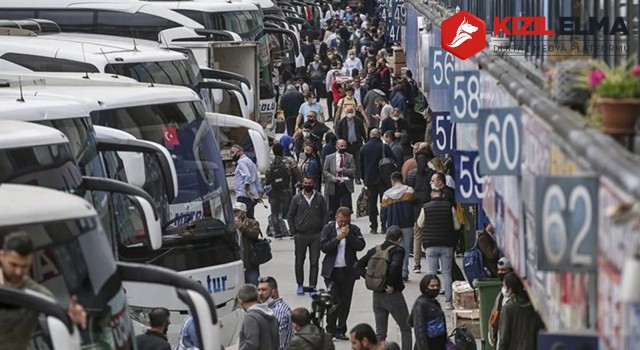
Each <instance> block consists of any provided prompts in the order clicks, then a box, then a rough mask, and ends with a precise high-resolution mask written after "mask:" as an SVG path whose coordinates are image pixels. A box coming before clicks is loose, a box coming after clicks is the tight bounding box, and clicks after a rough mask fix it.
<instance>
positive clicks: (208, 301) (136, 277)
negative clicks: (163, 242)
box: [117, 261, 220, 350]
mask: <svg viewBox="0 0 640 350" xmlns="http://www.w3.org/2000/svg"><path fill="white" fill-rule="evenodd" d="M117 264H118V274H119V275H120V278H121V279H122V280H123V281H128V282H138V283H151V284H158V285H164V286H170V287H174V288H175V289H176V293H177V296H178V298H179V299H180V300H181V301H182V302H184V303H185V304H187V306H188V307H189V311H190V314H191V315H192V316H193V318H194V322H195V325H196V329H197V330H198V337H199V338H200V342H201V343H200V344H202V347H201V349H202V350H219V349H220V333H219V332H220V328H219V327H218V326H217V325H218V316H217V313H216V306H215V304H214V302H213V299H212V298H211V295H210V294H209V292H208V291H207V290H206V289H205V288H204V287H203V286H202V284H200V283H198V282H196V281H194V280H192V279H190V278H187V277H184V276H182V275H179V274H177V273H176V272H175V271H172V270H169V269H167V268H163V267H159V266H150V265H142V264H135V263H127V262H122V261H119V262H118V263H117ZM205 330H206V331H205Z"/></svg>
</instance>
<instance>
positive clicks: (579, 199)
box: [535, 177, 598, 272]
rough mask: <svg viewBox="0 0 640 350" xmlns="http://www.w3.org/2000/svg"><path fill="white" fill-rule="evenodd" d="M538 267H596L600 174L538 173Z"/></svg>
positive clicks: (582, 269) (575, 269)
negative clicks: (586, 175)
mask: <svg viewBox="0 0 640 350" xmlns="http://www.w3.org/2000/svg"><path fill="white" fill-rule="evenodd" d="M535 191H536V200H535V213H536V214H535V222H536V227H537V228H538V231H537V232H536V233H535V234H536V241H537V242H536V243H537V248H538V269H539V270H541V271H563V272H564V271H573V272H593V271H595V270H596V267H597V266H596V265H597V261H596V253H597V238H598V236H597V228H598V209H597V208H598V178H597V177H538V178H536V184H535Z"/></svg>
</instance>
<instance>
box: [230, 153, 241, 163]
mask: <svg viewBox="0 0 640 350" xmlns="http://www.w3.org/2000/svg"><path fill="white" fill-rule="evenodd" d="M231 159H233V161H234V162H237V161H238V160H239V159H240V155H238V154H236V155H234V156H233V157H231Z"/></svg>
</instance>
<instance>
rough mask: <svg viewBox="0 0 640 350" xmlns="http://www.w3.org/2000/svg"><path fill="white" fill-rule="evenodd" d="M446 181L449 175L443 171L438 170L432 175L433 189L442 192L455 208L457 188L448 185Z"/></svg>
mask: <svg viewBox="0 0 640 350" xmlns="http://www.w3.org/2000/svg"><path fill="white" fill-rule="evenodd" d="M446 183H447V177H446V176H445V175H444V174H443V173H441V172H437V171H436V172H434V173H433V175H431V190H432V191H440V192H442V198H443V199H444V200H446V201H447V202H449V204H451V206H452V207H454V208H455V206H456V192H455V191H456V190H455V189H453V188H451V187H449V186H447V185H446Z"/></svg>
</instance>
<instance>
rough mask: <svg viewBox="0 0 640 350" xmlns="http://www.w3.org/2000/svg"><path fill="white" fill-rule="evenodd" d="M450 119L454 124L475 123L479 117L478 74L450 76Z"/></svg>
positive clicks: (466, 72)
mask: <svg viewBox="0 0 640 350" xmlns="http://www.w3.org/2000/svg"><path fill="white" fill-rule="evenodd" d="M449 89H450V91H451V92H450V99H451V118H452V120H453V121H454V122H456V123H476V122H478V117H479V115H480V72H478V71H461V72H454V73H453V75H452V80H451V85H450V86H449Z"/></svg>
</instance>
